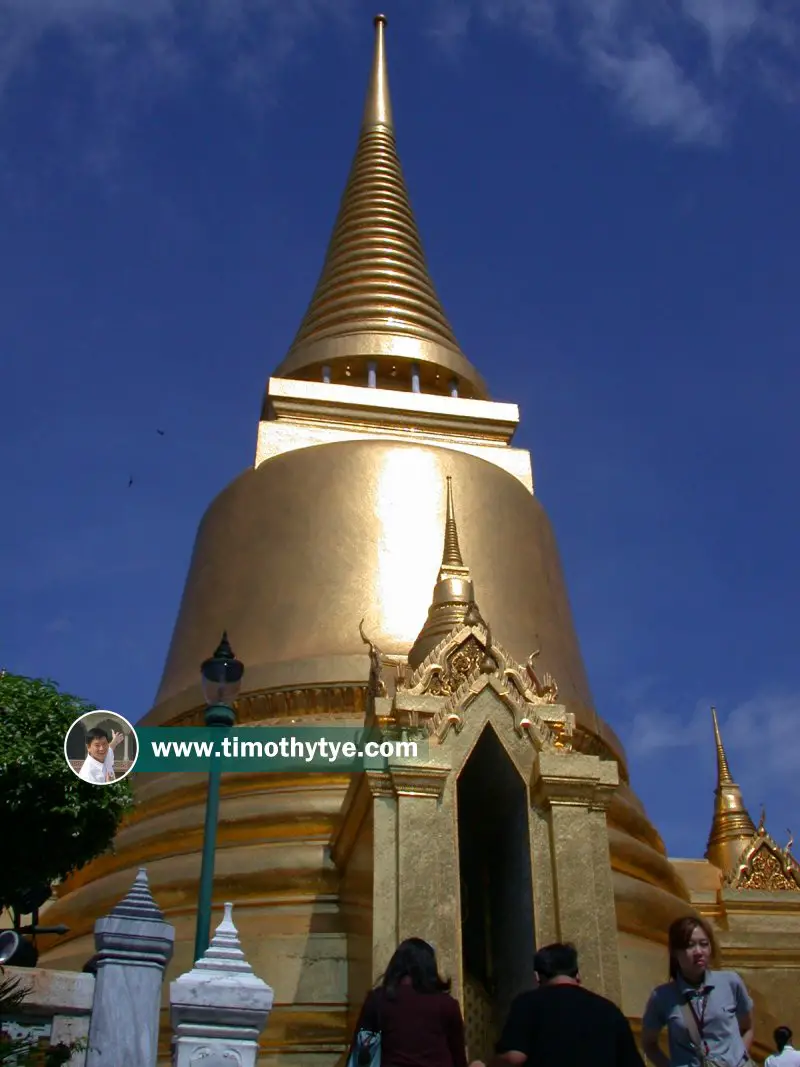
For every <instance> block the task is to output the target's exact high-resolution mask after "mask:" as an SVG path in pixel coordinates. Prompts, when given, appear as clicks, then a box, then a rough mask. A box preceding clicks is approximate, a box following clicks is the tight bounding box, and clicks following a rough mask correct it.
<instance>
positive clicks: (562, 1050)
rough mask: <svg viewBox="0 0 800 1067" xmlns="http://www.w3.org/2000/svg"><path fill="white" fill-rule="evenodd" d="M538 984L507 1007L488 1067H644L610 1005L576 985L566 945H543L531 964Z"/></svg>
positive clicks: (572, 955) (574, 956) (573, 956)
mask: <svg viewBox="0 0 800 1067" xmlns="http://www.w3.org/2000/svg"><path fill="white" fill-rule="evenodd" d="M533 968H534V971H535V972H536V977H537V980H538V982H539V985H538V987H537V988H536V989H532V990H530V991H529V992H527V993H521V994H520V995H519V996H518V997H517V998H516V1000H515V1001H514V1002H513V1004H512V1005H511V1010H510V1012H509V1015H508V1020H507V1021H506V1025H505V1027H504V1029H503V1033H502V1035H501V1037H500V1040H499V1041H498V1043H497V1047H496V1050H495V1051H496V1053H497V1055H496V1056H495V1058H494V1059H493V1061H492V1064H491V1067H522V1065H523V1064H527V1065H528V1067H587V1065H588V1064H591V1067H644V1063H643V1060H642V1057H641V1056H640V1055H639V1050H638V1049H637V1047H636V1042H635V1041H634V1038H633V1033H632V1032H631V1028H630V1025H629V1023H628V1020H627V1019H626V1018H625V1016H624V1015H623V1014H622V1012H621V1011H620V1009H619V1008H618V1007H617V1005H616V1004H614V1003H612V1002H611V1001H610V1000H607V999H606V998H605V997H601V996H599V995H598V994H597V993H591V992H589V990H588V989H584V988H583V986H582V985H581V979H580V974H579V972H578V953H577V952H576V950H575V948H574V947H573V946H572V945H548V946H547V947H546V948H542V949H540V950H539V951H538V952H537V953H536V956H535V957H534V961H533Z"/></svg>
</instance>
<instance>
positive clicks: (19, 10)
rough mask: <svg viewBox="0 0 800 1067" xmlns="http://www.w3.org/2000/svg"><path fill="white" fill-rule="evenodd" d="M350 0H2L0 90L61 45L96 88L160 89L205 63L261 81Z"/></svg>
mask: <svg viewBox="0 0 800 1067" xmlns="http://www.w3.org/2000/svg"><path fill="white" fill-rule="evenodd" d="M348 12H349V3H348V2H347V0H291V2H287V0H0V93H2V92H3V91H7V90H8V89H9V87H10V85H11V84H12V83H13V82H14V80H15V79H18V78H21V77H24V76H25V75H26V74H29V73H31V72H32V71H36V70H39V69H41V66H42V64H43V63H45V62H46V49H47V47H48V45H51V44H52V43H59V44H61V45H64V46H66V48H67V50H68V53H69V57H70V59H71V60H75V61H77V62H78V63H80V64H82V66H83V69H84V71H85V73H86V74H87V76H88V77H89V79H90V80H91V81H92V83H93V86H94V88H95V89H96V90H97V91H103V92H105V91H109V90H110V91H112V92H113V93H114V94H115V95H119V94H120V93H127V92H130V91H132V90H135V91H138V92H139V93H141V94H148V93H150V94H151V93H153V92H154V91H157V90H158V89H159V88H160V87H161V86H163V85H164V83H165V82H169V81H174V80H175V79H180V78H184V77H186V76H187V75H188V74H190V73H191V72H192V71H194V70H196V69H199V68H200V67H201V66H202V69H203V71H204V73H205V74H207V75H208V74H209V73H211V72H212V71H215V72H220V73H222V74H223V76H226V77H228V78H229V79H230V80H231V81H232V82H239V83H244V84H245V85H251V84H252V83H254V82H256V81H257V82H258V83H259V84H262V83H264V82H267V81H268V80H269V78H270V76H271V75H272V74H274V72H275V69H276V68H277V67H279V66H280V64H281V63H282V62H283V61H284V60H285V59H286V57H287V56H288V55H289V54H290V53H291V52H292V51H293V49H294V48H295V47H296V46H297V44H298V43H299V41H300V39H301V38H302V37H303V36H304V35H305V34H307V33H308V32H309V31H311V30H313V29H314V28H315V27H316V26H318V25H319V24H320V23H322V22H324V21H325V20H326V19H331V20H332V19H345V18H347V17H348Z"/></svg>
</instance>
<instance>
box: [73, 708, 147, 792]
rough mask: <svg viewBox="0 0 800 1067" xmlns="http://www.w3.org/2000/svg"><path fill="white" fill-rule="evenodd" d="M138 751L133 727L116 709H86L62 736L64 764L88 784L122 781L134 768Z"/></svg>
mask: <svg viewBox="0 0 800 1067" xmlns="http://www.w3.org/2000/svg"><path fill="white" fill-rule="evenodd" d="M138 755H139V741H138V738H137V737H136V731H135V730H134V728H133V726H132V725H131V723H129V722H128V720H127V719H125V718H123V717H122V715H118V714H117V712H116V711H87V713H86V714H85V715H81V717H80V718H79V719H76V720H75V722H74V723H73V724H72V726H70V728H69V731H68V733H67V736H66V737H65V738H64V759H65V760H66V761H67V766H68V767H69V769H70V770H71V771H72V772H73V774H75V775H77V777H78V778H80V779H81V781H83V782H89V783H90V784H91V785H113V784H114V783H115V782H121V781H122V779H123V778H126V777H127V776H128V775H129V774H130V773H131V771H132V770H133V768H134V766H135V765H136V759H137V757H138Z"/></svg>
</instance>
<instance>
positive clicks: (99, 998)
mask: <svg viewBox="0 0 800 1067" xmlns="http://www.w3.org/2000/svg"><path fill="white" fill-rule="evenodd" d="M94 940H95V946H96V948H97V955H96V956H95V962H96V966H97V978H96V984H95V995H94V1004H93V1005H92V1018H91V1022H90V1024H89V1048H88V1050H87V1053H86V1067H155V1064H156V1057H157V1054H158V1025H159V1012H160V1008H161V986H162V983H163V980H164V968H165V967H166V965H167V963H168V962H169V960H170V959H171V958H172V951H173V947H174V942H175V928H174V927H173V926H170V925H169V924H168V923H166V922H164V917H163V915H162V914H161V912H160V911H159V909H158V907H157V906H156V903H155V901H154V900H153V898H152V896H151V895H150V889H149V888H148V885H147V873H146V871H145V869H144V868H142V869H141V870H140V871H139V873H138V874H137V875H136V880H135V881H134V883H133V887H132V889H131V891H130V893H128V895H127V896H126V897H125V899H124V900H122V901H121V902H120V903H119V904H117V906H116V907H115V908H114V909H113V911H112V912H111V913H110V914H109V915H107V916H106V917H105V918H104V919H98V920H97V922H96V923H95V925H94Z"/></svg>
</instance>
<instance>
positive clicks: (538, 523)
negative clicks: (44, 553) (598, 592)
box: [42, 16, 800, 1067]
mask: <svg viewBox="0 0 800 1067" xmlns="http://www.w3.org/2000/svg"><path fill="white" fill-rule="evenodd" d="M385 27H386V19H385V18H384V17H383V16H378V17H377V18H376V19H375V28H376V37H375V53H374V60H373V66H372V72H371V76H370V82H369V89H368V93H367V102H366V107H365V110H364V115H363V121H362V125H361V132H360V137H359V141H358V146H357V149H356V154H355V159H354V162H353V165H352V169H351V172H350V176H349V179H348V182H347V185H346V188H345V191H344V195H343V198H342V202H341V207H340V209H339V214H338V217H337V219H336V223H335V227H334V231H333V236H332V238H331V241H330V245H329V248H328V252H327V256H326V259H325V262H324V266H323V269H322V273H321V275H320V278H319V281H318V284H317V287H316V290H315V291H314V294H313V296H312V299H311V303H310V305H309V307H308V310H307V312H306V314H305V317H304V319H303V321H302V323H301V325H300V328H299V330H298V332H297V335H296V337H295V339H294V342H293V344H292V345H291V347H290V349H289V352H288V354H287V356H286V358H285V359H284V361H283V363H282V364H281V365H280V367H279V368H278V369H277V371H276V373H275V375H274V376H273V377H272V378H270V380H269V382H268V385H267V389H266V395H265V398H264V404H263V413H262V418H261V421H260V425H259V430H258V441H257V448H256V455H255V462H254V464H253V466H252V468H250V469H248V470H246V471H245V472H244V473H243V474H241V475H240V476H239V477H237V478H236V479H234V481H233V482H232V483H231V484H230V485H229V486H228V487H227V488H226V489H225V490H224V491H223V492H222V493H220V495H219V496H218V497H217V498H216V499H215V500H214V501H213V502H212V504H211V505H210V507H209V509H208V511H207V513H206V515H205V516H204V518H203V520H202V523H201V525H200V529H199V532H198V535H197V540H196V543H195V548H194V555H193V557H192V561H191V566H190V570H189V575H188V579H187V582H186V587H185V592H184V595H183V600H182V603H181V606H180V611H179V615H178V619H177V623H176V625H175V629H174V633H173V638H172V644H171V647H170V649H169V654H168V656H167V662H166V667H165V670H164V674H163V678H162V680H161V684H160V688H159V690H158V694H157V698H156V701H155V706H154V707H153V709H152V710H151V711H150V713H149V714H148V715H147V717H146V718H145V719H144V724H146V725H168V724H171V725H189V724H200V723H201V722H202V716H203V709H204V702H203V696H202V691H201V687H200V677H199V664H200V663H201V662H202V661H203V660H204V659H205V658H206V657H207V655H208V654H209V650H211V649H213V648H214V647H215V646H216V643H217V641H218V638H219V634H220V632H221V631H222V630H223V629H227V631H228V633H229V634H230V637H231V642H232V644H233V646H234V648H235V651H236V654H237V656H238V657H239V658H240V659H241V660H243V662H244V663H245V665H246V672H245V676H244V685H245V689H244V691H243V692H242V694H241V696H240V698H239V700H238V703H237V709H236V710H237V719H238V722H240V723H246V724H249V725H253V724H258V723H262V724H275V725H278V724H281V725H285V724H289V723H298V724H304V725H310V724H319V723H325V724H332V723H342V724H345V723H346V724H357V723H360V722H364V721H365V719H368V720H374V721H377V722H378V723H379V724H381V725H383V726H392V727H394V728H401V729H406V730H408V729H416V730H423V731H424V732H425V735H426V736H428V737H429V738H430V747H429V751H428V754H427V756H426V758H425V759H424V760H422V761H421V762H417V763H414V762H413V761H411V762H409V761H405V763H404V761H402V760H399V761H396V762H395V763H394V764H390V766H389V767H388V769H386V770H385V771H382V772H380V773H378V772H369V773H365V774H361V775H357V776H354V777H353V778H352V779H351V778H350V777H349V776H345V775H336V774H329V775H323V774H306V775H286V774H284V775H279V774H274V773H271V774H262V775H259V774H252V775H250V774H241V773H236V774H231V775H229V776H226V777H224V778H223V796H222V805H221V816H220V827H219V835H218V850H217V859H216V877H215V884H214V900H215V907H217V908H218V907H220V906H221V903H222V902H223V901H225V900H231V901H235V902H236V918H237V925H238V928H239V931H240V934H241V938H242V943H243V945H244V948H245V950H246V953H247V957H248V959H249V960H250V961H251V963H252V965H253V967H254V969H255V971H256V972H257V973H258V974H260V975H262V976H263V977H264V978H265V979H266V980H267V981H268V982H270V984H272V985H273V987H274V989H275V995H276V1006H275V1009H274V1011H273V1014H272V1016H271V1018H270V1021H269V1025H268V1027H267V1029H266V1031H265V1033H264V1035H263V1037H262V1057H261V1060H260V1062H263V1063H265V1064H266V1063H277V1062H282V1063H288V1062H292V1063H303V1064H305V1065H309V1064H319V1065H320V1067H323V1065H324V1067H328V1065H333V1064H335V1063H337V1062H339V1061H340V1060H341V1056H342V1051H343V1048H344V1046H345V1042H346V1040H347V1038H348V1033H349V1028H350V1026H351V1025H352V1021H353V1014H354V1012H355V1010H356V1009H357V1008H358V1006H359V1004H360V1001H361V999H362V997H363V995H364V993H365V991H366V989H367V987H368V986H369V985H370V984H371V983H372V982H373V981H374V979H375V977H376V976H377V975H378V974H379V973H380V971H381V969H382V967H383V966H384V965H385V963H386V961H387V958H388V955H389V953H390V952H391V951H392V949H393V948H394V946H395V944H396V943H397V940H398V939H399V938H402V937H404V936H408V935H410V934H417V935H420V936H423V937H428V938H429V939H430V940H432V941H433V942H434V943H435V944H436V946H437V949H438V951H439V954H440V957H441V959H442V965H443V967H444V969H445V970H446V971H448V972H449V973H450V974H451V975H452V977H453V979H454V989H455V991H456V993H457V995H458V996H459V997H460V998H461V1002H462V1005H463V1007H464V1011H465V1016H466V1021H467V1029H468V1035H469V1044H470V1048H469V1052H470V1055H471V1056H477V1055H486V1054H487V1052H488V1050H489V1046H490V1044H491V1040H492V1034H493V1032H495V1031H496V1027H497V1024H498V1020H499V1018H500V1017H501V1016H502V1014H503V1012H504V1011H505V1008H506V1006H507V1004H508V1000H509V998H510V996H511V995H513V993H514V992H515V991H516V990H517V989H519V988H520V986H524V985H525V983H526V982H528V981H529V980H530V969H531V959H532V954H533V948H534V944H535V943H543V942H545V941H548V940H553V939H556V938H559V939H572V940H574V941H576V942H577V944H578V945H579V947H580V951H581V957H582V965H583V966H582V971H583V977H584V981H586V982H587V984H589V985H590V986H592V987H593V988H596V989H598V990H600V991H602V992H604V993H606V994H607V995H608V996H610V997H613V998H614V999H616V1000H617V1001H618V1002H620V1003H621V1004H622V1005H623V1008H624V1010H625V1012H626V1013H627V1015H628V1016H629V1017H630V1018H631V1019H632V1021H633V1022H634V1025H636V1024H637V1022H638V1018H639V1016H640V1014H641V1011H642V1008H643V1006H644V1003H645V1000H646V997H647V994H648V992H649V990H650V989H651V988H652V986H653V985H655V984H657V983H659V982H661V981H663V980H664V979H665V975H666V954H665V935H666V929H667V927H668V925H669V923H670V922H671V920H672V919H673V918H675V917H676V916H678V915H680V914H683V913H686V912H687V911H689V910H692V909H695V910H697V911H699V912H701V913H703V914H706V915H708V916H709V917H710V918H711V920H712V921H713V922H714V924H715V925H716V926H717V928H718V929H719V931H720V939H721V942H722V945H723V950H724V962H725V964H726V965H727V966H731V967H735V968H738V969H740V970H741V971H742V973H743V974H744V975H745V977H746V979H747V981H748V983H749V984H750V986H751V987H752V989H753V990H754V992H755V994H756V997H757V999H758V1005H759V1008H758V1011H759V1014H758V1026H759V1031H758V1037H759V1042H760V1043H759V1049H760V1050H761V1052H762V1053H763V1052H764V1051H765V1050H766V1048H767V1046H768V1043H769V1040H770V1037H769V1035H770V1033H771V1029H772V1025H773V1020H774V1019H779V1021H781V1022H787V1023H789V1025H794V1026H795V1027H796V1028H797V1029H798V1030H800V1015H799V1014H798V1007H797V1003H796V998H795V997H794V995H793V994H791V992H790V991H791V989H792V987H793V986H794V988H795V989H796V988H797V979H798V977H800V875H799V874H798V866H797V864H796V863H795V861H794V859H793V858H792V856H791V852H790V850H789V849H788V848H786V849H781V848H780V847H779V846H778V845H777V844H776V843H775V842H774V841H773V840H772V838H770V837H769V835H767V834H766V831H765V829H764V826H763V820H762V825H761V826H759V827H756V826H754V825H753V823H752V821H751V820H750V818H749V816H748V815H747V813H746V811H745V808H744V804H743V803H742V799H741V795H740V793H739V791H738V789H737V787H736V786H735V784H734V783H733V781H732V779H731V775H730V771H729V769H728V766H727V762H726V760H725V757H724V752H723V749H722V742H721V740H720V738H719V730H718V727H717V724H716V717H715V719H714V727H715V729H716V731H717V735H716V736H717V748H718V753H719V761H720V763H719V767H720V773H719V784H718V790H717V803H716V809H715V815H714V825H713V830H712V834H711V838H710V841H709V850H708V858H707V859H705V860H677V861H671V860H670V859H669V858H668V856H667V854H666V851H665V848H664V845H663V843H662V840H661V838H660V836H659V834H658V832H657V831H656V829H655V828H654V826H653V825H652V824H651V823H650V821H649V820H648V817H647V815H646V813H645V811H644V809H643V807H642V804H641V803H640V802H639V800H638V799H637V797H636V796H635V795H634V793H633V791H632V790H631V788H630V785H629V776H628V768H627V763H626V758H625V752H624V750H623V747H622V744H621V742H620V740H619V739H618V738H617V737H616V735H615V734H614V732H613V730H611V729H610V728H609V726H608V725H607V724H606V723H605V722H604V721H603V720H602V719H601V718H600V717H599V715H598V714H597V712H596V710H595V709H594V706H593V703H592V697H591V693H590V689H589V684H588V682H587V678H586V673H585V670H584V665H583V662H582V658H581V652H580V648H579V645H578V640H577V637H576V634H575V630H574V627H573V622H572V618H571V614H570V607H569V601H568V597H567V592H566V589H565V586H564V580H563V577H562V573H561V566H560V563H559V557H558V551H557V547H556V543H555V539H554V537H553V533H552V530H551V527H550V524H549V522H548V519H547V516H546V514H545V512H544V509H543V508H542V505H541V504H540V503H539V501H538V499H537V497H536V495H535V492H534V482H533V474H532V465H531V457H530V454H529V453H528V452H526V451H524V450H521V449H517V448H514V447H513V446H512V439H513V436H514V432H515V430H516V428H517V425H518V422H519V412H518V409H517V407H516V406H515V405H513V404H507V403H498V402H496V401H492V400H490V399H489V396H488V392H487V387H486V385H485V383H484V382H483V380H482V378H481V376H480V375H479V374H478V372H477V371H476V370H475V368H474V367H473V365H472V363H471V362H470V361H469V360H468V359H467V357H466V356H465V354H464V352H463V351H462V349H461V347H460V345H459V342H458V341H457V340H456V336H455V334H454V331H453V328H452V327H451V325H450V323H449V321H448V319H447V317H446V315H445V313H444V310H443V309H442V306H441V304H440V302H439V299H438V297H437V295H436V291H435V289H434V286H433V282H432V280H431V278H430V275H429V273H428V269H427V266H426V261H425V257H424V253H423V249H422V243H421V240H420V236H419V233H418V230H417V226H416V223H415V220H414V215H413V213H412V210H411V206H410V202H409V197H408V193H407V190H406V185H405V182H404V178H403V173H402V170H401V167H400V162H399V158H398V155H397V148H396V143H395V130H394V123H393V118H392V108H391V102H390V95H389V85H388V77H387V64H386V53H385ZM677 774H679V770H678V769H676V775H677ZM492 783H495V784H492ZM205 792H206V778H205V776H203V775H194V774H163V775H147V776H143V777H139V779H138V781H137V782H136V794H137V799H138V806H137V809H136V812H135V814H134V815H133V816H132V817H131V818H130V819H129V820H128V822H127V823H126V824H125V825H124V827H123V828H122V829H121V830H120V832H119V834H118V837H117V841H116V846H115V850H114V852H113V854H109V855H105V856H103V857H101V858H100V859H98V860H96V861H95V862H94V863H92V864H90V865H89V866H87V867H86V868H85V869H84V870H82V871H80V872H78V873H76V874H75V875H74V876H73V877H71V878H70V879H69V880H68V881H67V882H66V883H65V884H64V885H62V886H60V887H59V897H58V900H57V901H55V902H54V903H53V904H52V905H51V906H50V909H49V911H48V922H57V921H58V922H64V923H66V924H67V925H68V926H69V927H70V934H69V935H68V936H67V937H66V938H63V939H62V940H61V941H59V942H58V943H57V944H54V945H53V947H52V948H51V949H50V950H49V951H48V952H46V953H45V954H44V955H43V957H42V962H43V963H44V964H45V965H46V966H48V967H54V968H62V969H63V968H66V969H73V968H74V969H80V968H81V966H82V965H83V964H84V963H85V961H86V960H87V959H88V958H89V957H90V956H91V955H92V952H93V941H92V926H93V923H94V921H95V920H96V919H97V918H98V917H99V916H101V915H103V914H105V913H106V912H107V911H108V910H109V909H110V908H111V907H112V906H113V905H114V904H115V903H116V902H117V901H118V900H119V899H120V898H121V897H122V896H123V895H124V894H125V893H126V892H127V890H128V888H129V886H130V884H131V882H132V880H133V878H134V875H135V873H136V871H137V869H138V868H139V867H140V866H143V865H144V866H146V867H147V870H148V875H149V878H150V884H151V887H152V891H153V893H154V895H155V897H156V899H157V901H158V903H159V905H160V907H161V908H162V909H163V911H164V912H165V915H166V917H167V919H168V920H169V921H170V922H172V923H173V924H174V925H175V926H176V930H177V938H176V952H175V957H174V959H173V961H172V964H171V966H170V970H169V972H168V979H169V978H171V977H174V976H176V975H177V974H179V973H181V972H182V971H185V970H188V969H189V968H190V966H191V964H192V959H191V954H192V949H193V938H194V921H195V907H196V900H197V888H198V879H199V871H200V851H201V839H202V832H203V817H204V799H205ZM167 985H168V983H165V990H166V988H167ZM765 1005H766V1006H765ZM767 1009H769V1010H767ZM164 1022H165V1026H164V1039H163V1043H162V1062H164V1063H167V1062H168V1056H169V1042H168V1024H167V1019H166V1016H165V1020H164ZM757 1051H758V1050H757Z"/></svg>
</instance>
